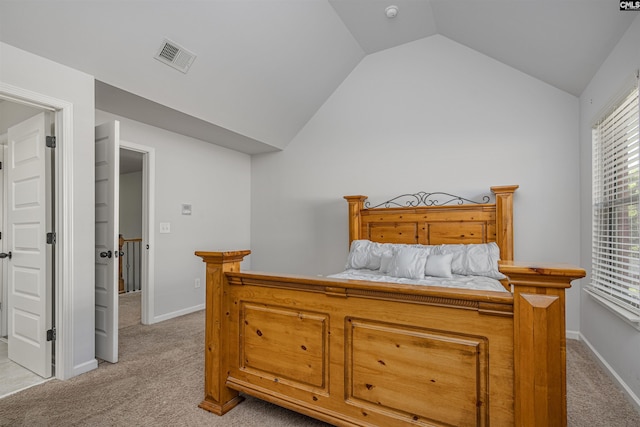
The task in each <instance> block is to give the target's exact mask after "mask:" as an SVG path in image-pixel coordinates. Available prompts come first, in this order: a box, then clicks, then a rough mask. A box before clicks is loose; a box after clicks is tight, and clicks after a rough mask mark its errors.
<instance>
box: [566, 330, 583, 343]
mask: <svg viewBox="0 0 640 427" xmlns="http://www.w3.org/2000/svg"><path fill="white" fill-rule="evenodd" d="M566 334H567V339H570V340H578V341H580V332H578V331H567V332H566Z"/></svg>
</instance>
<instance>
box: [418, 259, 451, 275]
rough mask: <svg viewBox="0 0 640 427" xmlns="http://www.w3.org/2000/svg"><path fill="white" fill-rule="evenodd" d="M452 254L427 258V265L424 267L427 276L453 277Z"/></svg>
mask: <svg viewBox="0 0 640 427" xmlns="http://www.w3.org/2000/svg"><path fill="white" fill-rule="evenodd" d="M452 259H453V255H452V254H444V255H436V254H431V255H429V256H428V257H427V263H426V265H425V267H424V274H425V276H433V277H447V278H449V277H453V275H452V274H451V260H452Z"/></svg>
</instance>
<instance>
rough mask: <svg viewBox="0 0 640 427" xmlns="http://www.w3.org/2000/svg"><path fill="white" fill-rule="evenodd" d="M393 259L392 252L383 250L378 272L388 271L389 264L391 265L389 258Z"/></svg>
mask: <svg viewBox="0 0 640 427" xmlns="http://www.w3.org/2000/svg"><path fill="white" fill-rule="evenodd" d="M392 259H393V252H391V251H389V252H385V253H384V254H382V257H381V258H380V273H388V272H389V266H391V260H392Z"/></svg>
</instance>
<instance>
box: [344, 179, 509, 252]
mask: <svg viewBox="0 0 640 427" xmlns="http://www.w3.org/2000/svg"><path fill="white" fill-rule="evenodd" d="M517 188H518V186H517V185H508V186H500V187H491V192H492V193H493V194H494V195H495V203H488V202H489V200H490V198H489V196H486V197H485V199H484V200H483V201H482V202H474V201H471V200H468V199H464V198H462V197H459V196H453V195H450V194H447V193H425V192H421V193H416V194H410V195H403V196H398V197H396V198H394V199H391V200H389V201H387V202H383V203H381V204H379V205H377V206H374V207H369V206H368V204H367V203H365V200H366V199H367V196H345V197H344V198H345V199H347V201H348V202H349V245H351V242H352V241H353V240H361V239H366V240H371V241H374V242H381V243H405V244H416V243H419V244H422V245H440V244H445V243H447V244H451V243H487V242H496V243H497V244H498V246H499V247H500V258H501V259H502V260H503V261H513V193H514V191H516V189H517ZM433 197H439V198H441V199H442V198H444V201H443V202H440V201H438V200H435V199H434V198H433Z"/></svg>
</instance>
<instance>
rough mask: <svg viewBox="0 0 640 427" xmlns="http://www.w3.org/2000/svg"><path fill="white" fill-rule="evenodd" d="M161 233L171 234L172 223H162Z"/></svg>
mask: <svg viewBox="0 0 640 427" xmlns="http://www.w3.org/2000/svg"><path fill="white" fill-rule="evenodd" d="M160 233H161V234H164V233H171V223H170V222H161V223H160Z"/></svg>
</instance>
